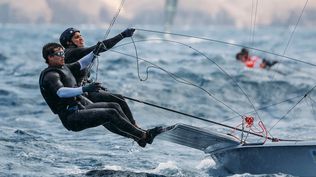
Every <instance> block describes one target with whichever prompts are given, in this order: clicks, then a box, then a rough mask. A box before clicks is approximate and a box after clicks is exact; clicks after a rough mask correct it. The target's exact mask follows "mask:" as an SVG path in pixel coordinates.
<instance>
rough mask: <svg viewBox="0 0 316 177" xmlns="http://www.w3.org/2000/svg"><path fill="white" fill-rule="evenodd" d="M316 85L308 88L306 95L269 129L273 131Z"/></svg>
mask: <svg viewBox="0 0 316 177" xmlns="http://www.w3.org/2000/svg"><path fill="white" fill-rule="evenodd" d="M315 87H316V85H315V86H314V87H312V88H311V89H310V90H308V91H307V92H306V93H305V94H304V96H303V97H302V98H301V99H300V100H299V101H298V102H297V103H295V105H294V106H292V107H291V108H290V109H289V110H288V111H287V112H286V113H285V114H284V115H283V116H282V117H281V118H280V119H279V120H278V121H277V122H276V123H274V125H273V126H272V127H271V128H270V130H269V131H271V130H272V129H273V128H274V127H275V126H276V125H277V124H278V123H279V122H280V121H281V120H283V119H284V118H285V117H286V116H287V115H288V114H289V113H290V112H291V111H292V110H293V109H294V108H295V107H296V106H297V105H298V104H299V103H300V102H302V101H303V100H304V99H305V98H306V97H307V96H308V95H309V94H310V93H311V92H312V91H313V90H314V88H315Z"/></svg>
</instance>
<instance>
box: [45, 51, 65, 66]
mask: <svg viewBox="0 0 316 177" xmlns="http://www.w3.org/2000/svg"><path fill="white" fill-rule="evenodd" d="M64 58H65V53H64V50H63V49H62V48H56V49H54V53H53V54H51V55H49V56H48V64H49V65H50V66H55V67H61V66H63V65H65V60H64Z"/></svg>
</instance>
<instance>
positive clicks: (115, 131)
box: [86, 102, 137, 141]
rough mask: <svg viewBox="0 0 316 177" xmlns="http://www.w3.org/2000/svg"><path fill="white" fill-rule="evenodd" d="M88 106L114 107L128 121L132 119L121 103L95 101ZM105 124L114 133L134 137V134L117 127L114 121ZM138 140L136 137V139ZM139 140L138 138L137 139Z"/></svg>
mask: <svg viewBox="0 0 316 177" xmlns="http://www.w3.org/2000/svg"><path fill="white" fill-rule="evenodd" d="M86 108H113V109H115V110H117V111H118V113H119V114H120V115H121V116H122V118H124V119H125V120H126V121H129V122H130V120H129V119H128V118H127V117H126V115H125V114H124V112H123V110H122V108H121V107H120V105H119V104H118V103H112V102H110V103H105V102H99V103H94V104H89V105H87V106H86ZM103 126H104V127H105V128H106V129H108V130H109V131H111V132H112V133H116V134H119V135H121V136H125V137H129V138H132V139H134V137H133V136H130V134H128V133H126V132H125V131H122V130H120V129H119V128H118V127H116V126H115V125H114V124H113V123H111V122H108V123H106V124H103ZM134 140H136V139H134ZM136 141H137V140H136Z"/></svg>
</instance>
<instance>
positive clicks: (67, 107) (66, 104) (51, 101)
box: [39, 63, 84, 130]
mask: <svg viewBox="0 0 316 177" xmlns="http://www.w3.org/2000/svg"><path fill="white" fill-rule="evenodd" d="M68 66H71V67H78V68H77V69H79V68H80V65H79V63H76V64H73V65H68ZM51 75H55V76H56V75H59V78H60V81H61V82H62V84H63V86H64V87H72V88H74V87H77V82H76V80H75V78H74V77H73V75H72V73H71V70H70V69H69V68H68V67H67V65H65V66H63V67H61V68H57V67H48V68H46V69H45V70H44V71H42V73H41V75H40V79H39V85H40V90H41V93H42V96H43V97H44V99H45V101H46V103H47V104H48V106H49V107H50V109H51V110H52V112H53V113H54V114H58V116H59V118H60V120H61V122H62V123H63V125H64V127H65V128H67V129H68V130H69V129H70V128H69V125H67V121H66V117H67V116H68V115H70V114H71V113H73V112H74V111H76V110H79V109H84V105H83V104H82V102H81V98H82V96H76V97H70V98H60V97H59V96H58V95H57V93H56V91H57V90H58V89H59V88H60V84H58V83H57V82H51V81H50V79H49V76H51ZM47 77H48V78H47ZM57 77H58V76H57Z"/></svg>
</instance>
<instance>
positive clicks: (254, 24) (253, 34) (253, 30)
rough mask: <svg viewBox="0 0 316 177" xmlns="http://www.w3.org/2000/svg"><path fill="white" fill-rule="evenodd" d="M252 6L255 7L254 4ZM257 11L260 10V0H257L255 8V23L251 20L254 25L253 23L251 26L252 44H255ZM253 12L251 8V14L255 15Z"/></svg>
mask: <svg viewBox="0 0 316 177" xmlns="http://www.w3.org/2000/svg"><path fill="white" fill-rule="evenodd" d="M252 3H253V1H252ZM252 8H253V6H252ZM257 12H258V0H256V9H255V17H254V21H253V23H252V22H251V23H252V25H251V28H252V30H251V46H253V45H254V39H255V30H256V22H257ZM252 13H253V9H252V10H251V16H252V15H253V14H252ZM251 19H252V17H251Z"/></svg>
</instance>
